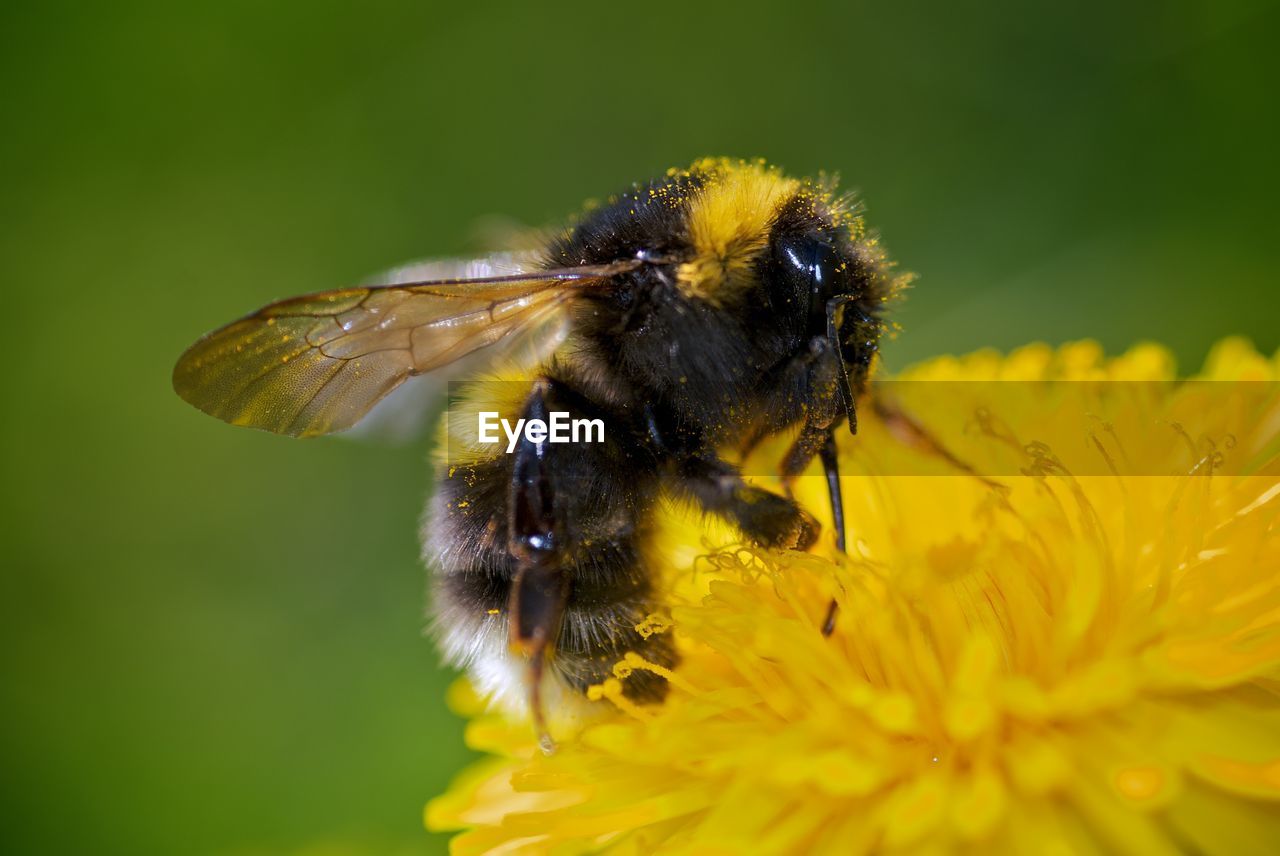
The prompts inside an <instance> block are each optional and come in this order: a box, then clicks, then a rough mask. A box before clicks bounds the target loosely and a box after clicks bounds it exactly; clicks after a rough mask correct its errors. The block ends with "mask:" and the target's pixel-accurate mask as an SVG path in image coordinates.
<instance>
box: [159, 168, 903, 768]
mask: <svg viewBox="0 0 1280 856" xmlns="http://www.w3.org/2000/svg"><path fill="white" fill-rule="evenodd" d="M894 285H895V277H894V275H893V273H892V270H891V265H890V263H889V261H888V260H887V258H886V255H885V253H884V251H883V250H882V249H881V247H880V245H879V242H878V240H877V239H876V238H875V237H874V236H873V235H870V234H868V232H867V231H866V230H865V228H864V225H863V221H862V218H861V217H860V216H859V214H858V211H857V209H856V207H855V206H854V204H853V202H852V200H851V199H850V198H849V197H847V196H840V195H837V194H836V192H835V189H834V185H833V184H832V183H831V182H829V181H826V180H819V181H811V180H807V179H796V178H792V177H788V176H787V175H785V174H784V173H782V172H781V171H779V170H778V169H776V168H773V167H770V166H767V165H766V164H764V163H763V162H760V161H751V162H745V161H736V160H728V159H708V160H702V161H698V162H696V163H695V164H693V166H692V167H690V168H688V169H676V170H671V171H669V172H667V173H666V174H665V175H663V176H662V177H660V178H657V179H655V180H652V181H649V182H646V183H641V184H636V185H634V186H632V187H631V188H630V189H628V190H627V191H625V192H623V193H621V194H619V195H617V196H615V197H612V198H610V199H608V200H607V201H606V202H605V203H604V204H602V205H599V206H596V207H593V208H588V209H587V211H586V212H585V213H584V214H583V215H581V216H580V217H579V218H578V220H577V221H576V223H575V224H574V225H573V226H571V227H570V228H567V229H565V230H564V231H562V232H560V233H558V234H555V235H553V236H552V237H550V238H549V239H548V240H547V241H546V244H545V246H544V247H542V248H541V249H540V250H539V251H537V252H529V253H524V254H512V255H506V256H499V257H493V258H490V259H487V260H481V261H478V262H473V263H468V264H457V265H445V266H430V265H428V266H420V267H415V268H410V269H408V270H407V271H405V272H402V273H400V274H398V275H396V276H395V277H393V278H391V280H390V281H389V282H386V283H384V284H379V285H368V286H363V287H358V288H347V289H341V290H337V291H329V292H323V293H319V294H313V295H310V296H306V297H299V298H293V299H289V300H284V301H280V302H278V303H273V304H271V305H269V306H267V307H265V308H263V309H261V310H259V311H258V312H255V313H253V314H252V315H249V316H247V317H245V318H243V319H241V320H239V321H236V322H233V323H232V324H230V325H228V326H226V327H223V328H222V329H220V330H217V331H215V332H213V333H210V334H209V335H207V336H205V337H204V338H202V339H201V340H199V341H198V342H196V343H195V344H194V345H192V346H191V348H190V349H188V350H187V352H186V353H185V354H183V356H182V357H181V359H180V360H179V361H178V364H177V366H176V368H175V370H174V375H173V383H174V388H175V390H176V391H177V392H178V394H179V395H180V396H181V397H182V398H184V399H185V400H186V401H188V402H190V403H191V404H193V405H195V406H196V407H198V408H199V409H201V410H203V411H205V412H206V413H209V414H211V415H213V416H216V417H218V418H219V419H223V420H225V421H227V422H230V423H233V424H237V425H247V426H251V427H255V428H261V429H265V430H268V431H273V432H276V433H279V434H288V435H293V436H311V435H318V434H328V433H331V432H336V431H342V430H344V429H347V428H351V427H352V426H354V425H355V424H356V423H357V422H359V421H360V420H361V419H362V417H364V416H365V415H366V414H367V413H368V412H369V411H370V410H371V409H372V408H374V406H375V405H376V404H378V402H379V401H380V400H382V399H383V398H384V397H385V396H387V395H388V394H389V393H391V392H392V390H394V389H396V388H397V387H399V386H400V385H401V384H403V383H404V382H405V381H408V380H410V379H411V378H414V377H416V376H420V375H434V376H436V377H441V376H443V377H446V378H454V377H458V376H459V375H460V374H462V375H470V374H472V373H474V372H478V371H483V370H493V369H495V368H497V367H500V366H501V367H504V368H505V369H506V370H507V372H508V376H507V379H506V380H505V381H503V382H502V383H501V384H500V385H494V384H485V383H477V384H472V385H471V386H469V387H467V391H465V392H463V393H462V395H461V399H460V403H459V405H458V406H457V407H455V408H453V409H452V410H451V413H452V414H454V415H455V416H456V415H457V414H458V413H464V414H470V413H473V412H479V411H490V412H492V413H495V414H502V415H503V416H504V417H506V416H513V417H515V419H514V421H515V422H516V424H523V425H526V426H530V427H532V426H534V425H542V426H543V428H544V429H545V426H546V425H548V424H549V423H550V422H554V420H555V416H556V414H558V413H559V414H570V415H571V416H572V417H573V418H575V419H578V418H581V419H584V420H590V421H598V422H600V423H602V425H603V426H604V428H605V430H604V431H603V432H602V433H603V436H602V437H600V438H599V442H589V443H588V442H582V443H569V444H565V443H555V442H552V438H551V437H549V436H548V432H547V431H546V430H542V431H535V430H525V431H523V432H522V433H517V434H512V435H511V442H510V443H509V444H508V443H497V444H491V445H484V444H481V443H477V442H475V441H474V438H471V440H470V441H467V442H459V441H457V438H456V437H455V436H454V434H455V433H456V431H448V432H446V433H447V436H446V439H445V441H444V442H443V443H441V444H440V449H441V451H439V452H438V456H439V458H440V461H439V467H440V470H439V473H438V478H437V487H436V490H435V492H434V496H433V498H432V500H431V501H430V504H429V508H428V512H427V514H426V516H425V523H424V531H423V543H424V555H425V558H426V560H427V562H428V564H429V566H430V567H431V580H432V584H431V587H432V589H433V607H432V608H433V611H434V616H435V625H436V628H437V631H438V636H439V639H440V642H441V646H442V648H443V650H444V652H445V654H446V656H447V657H448V659H449V660H450V661H451V662H453V663H455V664H457V665H459V666H462V667H464V668H467V669H469V670H470V671H471V673H472V675H473V676H474V678H475V679H476V680H477V682H478V683H479V685H480V686H481V687H482V689H484V690H485V691H488V692H491V693H498V694H502V693H508V694H510V693H511V692H512V691H513V690H514V691H515V692H517V693H519V694H520V695H521V696H522V697H523V698H526V699H527V701H528V703H529V706H530V709H531V712H532V715H533V717H534V721H535V724H536V727H537V729H538V732H539V735H540V736H541V737H542V739H543V742H544V745H546V744H547V743H548V742H549V738H548V737H547V729H546V725H545V717H544V713H543V709H544V706H545V705H544V702H545V700H546V699H545V698H544V684H546V685H547V689H546V690H545V692H546V693H551V692H554V693H558V694H561V695H565V694H568V693H575V692H576V693H582V692H584V691H585V690H586V688H587V687H590V686H591V685H593V684H598V683H600V682H601V681H602V680H604V679H605V678H607V677H609V676H610V675H611V673H612V668H613V666H614V664H615V663H617V662H618V661H619V660H621V659H622V658H623V656H624V655H625V654H626V653H627V652H632V651H634V652H636V653H639V654H640V655H641V656H643V657H644V658H645V659H647V660H649V661H650V662H653V663H657V664H659V665H661V666H666V667H671V666H674V665H675V662H676V652H675V650H674V648H673V646H672V643H671V640H670V636H669V634H649V635H642V634H641V633H640V631H639V630H638V629H637V625H640V624H642V622H643V621H644V620H645V619H646V617H647V616H649V615H651V614H653V613H655V612H661V609H662V603H661V592H660V591H659V583H658V580H657V579H655V574H654V572H653V570H652V569H653V568H654V567H656V563H655V561H654V559H653V557H651V556H650V555H649V551H650V549H651V547H650V545H651V542H652V534H653V528H654V525H653V520H654V514H655V510H656V508H657V507H658V504H659V503H660V502H661V501H662V500H663V499H664V498H666V497H675V498H681V499H684V500H688V501H691V502H693V503H694V504H695V505H696V506H698V507H700V508H701V509H703V510H704V511H706V512H708V513H710V514H712V515H716V516H718V517H720V518H722V519H724V520H726V521H727V522H729V523H730V524H732V525H733V526H734V527H736V528H737V530H739V531H740V532H741V534H742V536H743V537H745V538H746V539H749V540H750V541H752V542H754V543H756V544H759V545H762V546H766V547H777V548H793V549H801V550H803V549H807V548H809V547H810V546H811V545H812V544H813V543H814V542H815V539H816V538H817V536H818V533H819V525H818V523H817V521H816V519H815V518H814V517H813V515H811V514H810V513H809V512H808V511H806V510H805V509H804V508H802V507H801V506H800V505H799V504H798V503H797V502H796V501H795V500H794V499H793V498H792V497H791V495H790V494H791V491H790V485H791V483H792V481H793V480H794V479H795V478H796V477H797V476H798V475H800V474H801V473H802V472H804V471H805V470H806V469H807V468H808V466H809V465H810V464H811V462H812V461H813V460H814V459H815V458H817V459H819V460H820V461H821V465H822V467H823V470H824V472H825V475H826V477H827V484H828V487H829V495H830V501H831V506H832V519H833V521H834V528H835V541H836V545H837V547H838V548H839V549H840V550H843V549H844V537H845V535H844V520H843V518H844V515H843V510H842V501H841V495H840V481H839V472H838V469H837V457H836V452H835V439H834V438H835V432H836V431H837V430H838V429H839V428H840V426H841V425H842V424H843V425H844V426H846V427H847V429H848V430H849V431H851V432H856V430H857V407H858V401H859V397H860V395H861V394H862V392H863V391H864V387H865V385H866V382H867V377H868V373H869V371H870V369H871V366H872V363H873V359H874V357H875V355H876V352H877V348H878V345H879V341H880V338H881V332H882V327H883V319H882V317H881V316H882V311H883V308H884V305H885V302H886V300H887V299H888V297H889V295H890V292H891V291H892V290H893V288H894ZM494 389H499V390H500V392H497V393H495V392H493V390H494ZM519 420H524V422H523V423H521V422H519ZM446 421H449V420H446ZM784 431H792V432H794V435H795V439H794V442H793V443H792V444H791V446H790V447H789V450H788V451H787V453H786V454H785V457H784V458H783V460H782V461H780V462H779V472H780V474H781V476H782V483H783V485H784V491H783V493H774V492H771V491H768V490H766V489H764V488H762V487H759V486H756V485H753V484H750V483H748V482H747V481H746V480H745V479H744V478H743V476H742V475H741V473H740V472H739V469H738V468H737V467H735V465H734V464H733V463H731V462H730V460H727V459H726V457H727V456H729V455H730V454H731V453H732V452H733V451H741V450H746V449H749V448H751V447H752V446H753V445H754V444H756V443H757V442H758V441H759V440H761V439H762V438H765V437H768V436H770V435H774V434H778V433H780V432H784ZM834 618H835V607H834V604H832V605H830V606H829V607H828V616H827V621H826V624H825V626H824V632H830V629H831V626H832V623H833V621H834ZM624 692H625V694H626V695H627V696H628V697H629V698H630V699H632V700H633V701H635V702H638V703H645V702H656V701H659V700H661V699H662V698H663V697H664V694H665V692H666V682H665V680H664V679H663V678H661V677H660V676H659V675H657V674H655V673H653V672H650V671H639V670H637V671H636V672H634V673H632V674H631V675H630V677H629V678H628V680H627V681H626V683H625V688H624Z"/></svg>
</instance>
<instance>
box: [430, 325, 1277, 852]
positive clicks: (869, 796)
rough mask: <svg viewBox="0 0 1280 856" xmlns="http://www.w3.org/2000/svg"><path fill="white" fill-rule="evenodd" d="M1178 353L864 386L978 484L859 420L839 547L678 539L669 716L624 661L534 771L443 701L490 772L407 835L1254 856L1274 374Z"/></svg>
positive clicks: (922, 370)
mask: <svg viewBox="0 0 1280 856" xmlns="http://www.w3.org/2000/svg"><path fill="white" fill-rule="evenodd" d="M1172 362H1173V361H1172V359H1171V357H1170V356H1169V354H1168V353H1167V352H1166V351H1164V350H1163V349H1161V348H1159V347H1156V346H1140V347H1137V348H1134V349H1133V350H1131V351H1129V352H1128V353H1127V354H1125V355H1123V356H1121V357H1118V358H1115V359H1110V360H1108V359H1105V358H1104V357H1103V356H1102V354H1101V351H1100V349H1099V348H1098V347H1097V346H1096V345H1093V344H1091V343H1080V344H1075V345H1070V346H1066V347H1063V348H1060V349H1051V348H1048V347H1044V346H1029V347H1026V348H1023V349H1021V350H1019V351H1017V352H1015V353H1013V354H1011V355H1008V356H1001V355H999V354H996V353H994V352H979V353H975V354H971V355H968V356H964V357H956V358H951V357H948V358H943V359H937V360H933V361H931V362H928V363H925V364H923V365H921V366H919V367H917V368H915V369H912V370H910V371H908V372H905V373H904V374H903V375H902V376H900V377H899V378H897V379H895V380H894V381H893V382H891V383H889V384H887V388H886V389H885V390H883V391H884V392H885V393H886V395H889V396H891V397H896V398H897V399H899V400H901V402H902V403H903V406H904V408H905V409H907V410H908V411H909V412H912V413H913V414H915V415H917V416H918V417H919V418H920V419H921V420H922V422H923V423H924V424H925V425H926V426H928V428H929V429H930V430H931V431H932V432H934V433H935V434H936V436H938V438H939V439H940V440H941V441H942V442H943V443H944V444H945V445H946V446H947V448H948V449H949V450H951V451H953V452H954V453H955V456H956V458H958V459H959V460H961V461H963V462H965V463H966V464H968V465H970V466H972V467H973V468H974V469H976V470H977V471H978V472H980V473H982V474H983V475H984V476H986V478H976V477H972V476H969V475H957V474H956V472H955V468H954V467H953V466H951V465H948V464H947V463H946V462H939V461H938V459H937V456H936V455H928V454H925V453H923V452H922V451H920V450H919V449H918V448H915V447H914V446H913V445H912V444H911V443H907V442H904V441H903V439H902V437H901V436H900V433H896V432H895V430H894V424H893V422H892V420H889V421H884V420H881V419H877V418H875V417H874V416H873V415H871V414H868V415H867V417H866V418H865V419H864V420H863V423H862V425H861V427H860V432H859V435H858V437H856V438H844V440H842V449H841V456H842V466H843V469H844V472H845V473H846V477H845V483H844V493H845V497H846V506H847V508H846V515H847V518H848V521H849V555H848V556H847V557H840V556H839V555H838V554H836V552H835V551H834V549H833V547H832V545H831V544H830V543H824V545H822V546H821V547H820V548H818V549H816V550H815V551H814V552H812V553H808V554H804V553H795V552H786V553H782V552H776V553H770V552H763V551H758V550H752V549H746V548H743V547H741V546H737V547H735V546H732V545H729V544H726V543H724V542H723V541H721V542H720V543H716V542H715V541H714V540H709V539H711V536H709V535H708V534H707V530H706V528H705V526H703V525H702V524H701V523H699V522H697V520H696V519H695V518H689V519H687V520H677V519H673V521H672V522H671V524H670V525H669V526H667V527H666V529H665V531H664V535H663V538H664V539H665V540H664V548H665V549H664V555H666V556H668V557H669V561H670V564H671V567H670V569H669V570H670V571H671V579H672V581H673V582H672V587H673V595H672V597H673V600H674V603H675V606H674V607H673V609H672V611H671V615H670V619H669V621H668V620H666V619H658V618H656V617H655V619H654V620H653V621H652V622H650V625H649V626H647V627H646V628H645V630H646V631H647V632H668V633H674V634H675V638H676V640H677V644H678V646H679V649H680V651H681V653H682V661H681V664H680V666H679V667H678V669H677V670H676V672H675V673H674V674H672V675H670V682H671V687H672V688H671V693H670V695H669V698H668V700H667V701H666V702H665V703H664V704H662V705H660V706H655V707H651V708H633V707H631V706H629V705H628V703H627V702H626V700H625V699H624V698H623V697H622V696H621V694H620V686H621V682H623V681H625V680H626V679H627V675H628V674H630V673H631V672H632V671H633V670H636V669H646V668H654V667H652V666H651V665H650V664H647V663H645V662H644V661H643V660H641V659H639V658H638V657H635V656H634V655H633V656H631V657H628V658H627V660H626V661H624V662H623V663H620V664H619V665H618V667H617V669H616V670H615V673H616V675H617V678H616V680H611V681H609V682H607V683H606V684H605V685H603V686H600V687H597V688H596V689H595V690H594V691H593V695H595V696H596V697H598V698H600V699H601V701H600V702H599V706H600V707H601V708H602V709H603V710H602V712H601V713H600V715H599V716H598V717H597V718H595V719H593V720H591V721H590V722H589V723H588V724H586V725H585V726H583V727H582V728H581V731H580V732H579V733H578V734H577V735H576V736H573V737H570V738H568V739H565V740H564V741H563V744H562V746H561V748H560V751H558V752H557V753H556V754H554V755H550V756H547V755H544V754H542V753H541V752H539V751H537V749H536V747H535V745H534V740H533V737H532V734H531V730H530V728H529V726H528V723H522V722H512V721H509V720H506V719H503V718H501V717H500V716H498V715H496V714H489V713H484V712H483V711H482V710H481V708H482V705H480V704H479V703H478V700H476V699H474V698H472V699H469V700H468V699H466V698H465V696H466V694H467V691H466V688H465V687H460V688H459V689H458V692H457V695H458V699H456V700H455V701H457V704H458V706H460V707H462V708H464V709H467V710H468V711H469V712H470V714H471V715H472V716H473V717H474V718H473V720H472V721H471V723H470V727H469V730H468V734H467V739H468V742H469V744H470V745H471V746H473V747H475V748H476V749H479V750H481V751H483V752H486V753H489V756H490V757H488V758H486V759H485V760H483V761H481V762H479V763H477V764H476V765H475V766H473V767H472V768H471V769H469V770H467V771H466V772H464V773H463V774H462V776H461V777H460V778H459V779H458V780H457V781H456V782H455V783H454V784H453V786H452V787H451V788H450V790H449V791H448V792H447V793H446V794H444V795H443V796H440V797H438V798H437V799H435V800H434V801H432V802H431V804H430V805H429V806H428V808H427V824H428V826H429V827H431V828H432V829H436V830H445V829H449V830H465V831H463V832H461V834H459V835H458V836H457V837H455V838H454V840H453V851H454V852H455V853H458V854H468V853H484V852H491V851H495V852H503V853H525V852H529V853H543V852H548V853H557V854H559V853H583V852H593V853H594V852H604V851H609V852H623V853H652V852H663V853H726V854H730V853H839V854H847V853H859V852H869V851H876V852H885V851H895V850H902V851H912V852H916V851H938V852H944V851H964V850H977V851H982V852H991V851H995V852H1010V853H1082V852H1123V853H1143V854H1146V853H1164V852H1186V851H1192V852H1204V853H1210V854H1214V853H1222V854H1241V853H1250V852H1257V853H1263V852H1275V849H1276V847H1277V846H1278V845H1280V384H1277V380H1278V379H1280V359H1272V360H1268V359H1266V358H1264V357H1261V356H1259V355H1258V354H1257V353H1255V352H1254V350H1253V349H1252V348H1251V347H1250V346H1249V345H1248V344H1247V343H1244V342H1241V341H1236V340H1231V341H1227V342H1224V343H1222V344H1220V345H1219V346H1218V347H1217V348H1216V349H1215V350H1214V351H1213V353H1212V354H1211V356H1210V358H1209V360H1208V363H1207V365H1206V367H1205V368H1204V370H1203V371H1202V373H1201V374H1200V375H1198V376H1197V377H1196V378H1194V379H1192V380H1190V381H1182V382H1175V381H1174V374H1173V365H1172ZM781 448H782V446H781V445H775V446H772V447H770V448H767V449H762V450H760V452H759V454H760V455H762V456H763V457H762V458H761V460H762V461H768V460H776V459H777V458H778V457H779V456H780V450H781ZM748 469H750V468H748ZM758 471H764V470H763V464H762V465H761V469H759V470H758ZM802 481H805V482H810V484H804V485H802V486H801V489H800V493H801V499H803V500H804V501H805V502H806V504H807V505H808V507H810V508H814V509H819V508H822V507H823V506H824V503H825V494H824V492H823V490H824V488H823V486H822V480H821V479H820V478H817V477H811V478H806V479H804V480H802ZM716 537H719V536H716ZM829 540H830V539H828V541H829ZM832 596H834V597H836V598H837V599H838V601H839V603H840V613H839V622H838V625H837V628H836V632H835V634H834V635H833V636H831V637H830V638H824V637H823V636H822V635H821V633H820V632H819V624H820V622H821V617H822V614H823V612H824V610H825V604H826V602H827V600H828V598H830V597H832ZM610 700H612V701H613V703H612V704H611V703H610Z"/></svg>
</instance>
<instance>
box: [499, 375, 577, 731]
mask: <svg viewBox="0 0 1280 856" xmlns="http://www.w3.org/2000/svg"><path fill="white" fill-rule="evenodd" d="M546 391H547V389H546V385H545V384H542V383H539V384H537V385H535V387H534V390H533V392H532V394H531V395H530V396H529V400H528V402H527V403H526V405H525V410H524V413H523V414H522V416H523V417H524V418H525V419H542V420H544V421H546V420H547V418H548V414H547V403H546ZM545 445H546V443H545V441H543V442H534V441H532V440H530V439H529V438H528V436H527V434H526V435H524V436H522V438H521V440H520V443H519V445H518V446H517V447H516V449H515V451H514V463H513V468H512V476H511V492H510V503H509V506H508V511H509V514H508V527H509V528H508V549H509V550H510V552H511V555H512V556H513V557H515V560H516V574H515V579H514V580H513V582H512V586H511V600H510V604H509V609H508V616H509V625H508V626H509V634H510V636H509V639H510V645H511V648H512V649H513V650H515V651H518V652H520V653H522V654H524V655H525V657H526V658H528V663H529V665H528V680H529V709H530V713H531V715H532V717H533V724H534V728H535V729H536V730H537V734H538V742H539V744H540V745H541V747H542V750H543V751H544V752H548V753H550V752H552V751H554V749H555V742H554V741H553V740H552V739H551V735H550V732H548V730H547V721H546V713H545V711H544V709H543V704H542V679H543V671H544V670H545V666H546V662H547V656H548V653H549V652H550V649H551V647H552V646H553V645H554V644H555V641H556V636H557V634H558V633H559V630H560V623H561V619H562V618H563V617H564V610H565V604H566V603H567V602H568V600H569V575H568V574H567V573H565V571H564V549H565V539H564V521H563V519H562V511H561V508H560V504H559V503H558V502H557V498H556V491H555V486H554V484H553V474H552V471H551V467H549V466H548V460H547V457H548V456H547V454H546V453H547V450H546V448H545Z"/></svg>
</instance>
